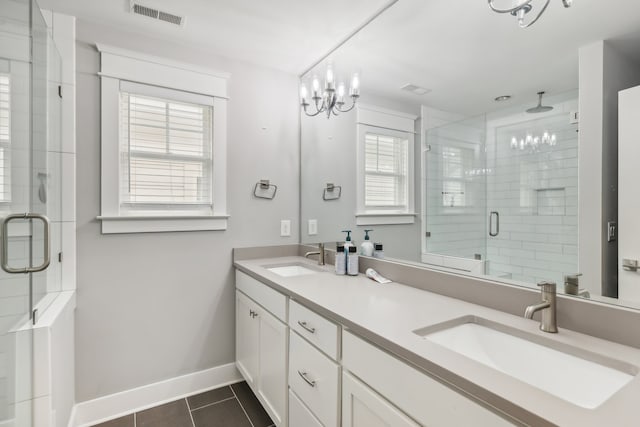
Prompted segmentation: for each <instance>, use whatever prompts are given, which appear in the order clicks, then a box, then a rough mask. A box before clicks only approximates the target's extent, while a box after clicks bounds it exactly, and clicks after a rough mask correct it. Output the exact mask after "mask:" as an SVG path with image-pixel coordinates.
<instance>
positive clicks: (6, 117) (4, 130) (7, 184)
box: [0, 74, 11, 202]
mask: <svg viewBox="0 0 640 427" xmlns="http://www.w3.org/2000/svg"><path fill="white" fill-rule="evenodd" d="M10 143H11V81H10V79H9V76H8V75H6V74H0V202H10V201H11V162H10V159H11V145H10Z"/></svg>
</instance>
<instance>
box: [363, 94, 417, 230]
mask: <svg viewBox="0 0 640 427" xmlns="http://www.w3.org/2000/svg"><path fill="white" fill-rule="evenodd" d="M416 119H417V117H416V116H412V115H410V114H406V113H402V112H397V111H391V110H386V109H382V108H379V107H372V106H359V107H358V117H357V121H358V124H357V129H358V132H357V133H358V162H357V164H358V174H357V180H358V182H357V188H358V204H357V211H356V224H357V225H390V224H412V223H414V222H415V213H414V201H413V189H414V146H413V145H414V133H413V132H414V127H415V120H416Z"/></svg>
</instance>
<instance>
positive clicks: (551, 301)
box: [524, 282, 558, 334]
mask: <svg viewBox="0 0 640 427" xmlns="http://www.w3.org/2000/svg"><path fill="white" fill-rule="evenodd" d="M538 286H540V290H541V291H542V302H541V303H539V304H534V305H530V306H528V307H527V309H526V310H525V312H524V317H525V318H527V319H533V315H534V314H535V312H536V311H542V318H541V320H540V330H541V331H543V332H549V333H552V334H557V333H558V324H557V322H556V284H555V283H554V282H540V283H538Z"/></svg>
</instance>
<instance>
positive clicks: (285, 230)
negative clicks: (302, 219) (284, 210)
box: [280, 219, 291, 237]
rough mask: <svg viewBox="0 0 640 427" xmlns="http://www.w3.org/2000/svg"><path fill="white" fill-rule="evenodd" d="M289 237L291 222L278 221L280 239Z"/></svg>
mask: <svg viewBox="0 0 640 427" xmlns="http://www.w3.org/2000/svg"><path fill="white" fill-rule="evenodd" d="M289 236H291V220H289V219H283V220H282V221H280V237H289Z"/></svg>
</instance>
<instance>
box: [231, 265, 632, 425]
mask: <svg viewBox="0 0 640 427" xmlns="http://www.w3.org/2000/svg"><path fill="white" fill-rule="evenodd" d="M285 263H305V264H308V265H310V266H315V267H318V266H317V264H316V263H314V262H313V261H310V260H307V259H305V258H302V257H281V258H263V259H252V260H242V261H236V262H235V266H236V267H237V268H238V269H239V270H241V271H243V272H245V273H247V274H249V275H251V276H253V277H254V278H257V279H259V280H260V281H262V282H263V283H266V284H267V285H269V286H271V287H273V288H275V289H276V290H278V291H280V292H282V293H284V294H286V295H288V296H290V297H291V298H293V299H294V300H297V301H299V302H301V303H303V304H304V305H307V306H309V308H311V309H314V310H316V311H318V312H319V313H320V314H322V315H324V316H326V317H329V318H332V319H334V320H335V321H336V322H338V323H341V324H342V325H344V326H346V327H347V328H349V329H352V330H353V331H354V332H355V333H356V334H358V335H362V336H363V337H364V338H367V339H369V340H371V341H373V342H375V343H376V345H378V346H380V347H382V348H384V349H386V350H387V351H389V352H392V353H394V354H396V355H398V356H399V357H401V358H403V359H404V360H406V361H408V362H409V363H411V364H412V365H414V366H416V367H418V368H420V369H421V370H423V371H425V372H427V373H429V374H430V375H431V376H436V377H440V378H441V379H442V380H444V381H446V382H448V383H449V384H451V385H453V386H455V387H457V388H459V389H460V390H462V391H463V392H465V393H467V394H469V395H471V396H473V397H475V398H476V399H479V400H481V401H483V402H485V403H486V404H488V405H489V406H494V407H496V408H498V409H499V410H501V411H502V412H504V413H506V414H508V415H511V416H513V417H514V418H516V419H519V420H520V421H524V422H525V423H528V424H532V425H542V424H551V425H560V426H573V425H580V426H582V427H585V426H594V427H595V426H598V427H601V426H638V425H640V375H639V376H636V377H635V378H634V379H633V380H632V381H631V382H630V383H628V384H627V385H626V386H624V387H623V388H622V389H621V390H619V391H618V392H617V393H616V394H614V395H613V396H612V397H611V398H610V399H609V400H607V401H606V402H604V403H603V404H602V405H601V406H599V407H597V408H595V409H592V410H589V409H584V408H581V407H579V406H576V405H573V404H571V403H568V402H566V401H564V400H561V399H559V398H557V397H555V396H552V395H551V394H549V393H546V392H544V391H542V390H539V389H537V388H535V387H533V386H531V385H529V384H526V383H524V382H521V381H519V380H517V379H515V378H512V377H510V376H508V375H506V374H503V373H501V372H499V371H496V370H494V369H492V368H490V367H488V366H485V365H483V364H481V363H479V362H476V361H473V360H471V359H469V358H467V357H465V356H462V355H460V354H458V353H455V352H453V351H451V350H448V349H446V348H444V347H441V346H439V345H437V344H435V343H432V342H430V341H428V340H425V339H424V338H422V337H420V336H418V335H417V334H415V333H413V331H414V330H416V329H420V328H424V327H428V326H432V325H436V324H439V323H442V322H446V321H450V320H453V319H457V318H460V317H463V316H469V315H471V316H477V317H481V318H484V319H487V320H490V321H493V322H497V323H501V324H504V325H507V326H509V327H511V328H514V329H517V330H520V331H523V332H528V333H531V334H541V335H543V338H544V339H547V340H552V341H557V342H560V343H564V344H566V345H570V346H573V347H576V348H579V349H583V350H586V351H589V352H592V353H596V354H600V355H603V356H605V357H607V358H611V359H616V360H619V361H621V362H624V363H627V364H631V365H634V366H637V367H640V350H639V349H636V348H633V347H628V346H624V345H621V344H616V343H613V342H609V341H605V340H602V339H599V338H595V337H591V336H588V335H584V334H580V333H577V332H573V331H569V330H565V329H562V328H560V332H559V333H558V334H548V333H544V332H541V331H540V330H539V329H538V327H539V322H538V321H534V320H527V319H524V318H523V317H518V316H514V315H511V314H507V313H503V312H501V311H497V310H493V309H490V308H486V307H483V306H480V305H475V304H471V303H468V302H464V301H460V300H457V299H453V298H449V297H445V296H442V295H438V294H435V293H431V292H427V291H423V290H419V289H416V288H413V287H410V286H405V285H401V284H397V283H390V284H386V285H381V284H378V283H376V282H374V281H372V280H370V279H368V278H366V277H365V276H364V275H359V276H357V277H356V276H354V277H352V276H337V275H335V274H333V266H325V267H323V270H325V271H323V272H321V273H318V274H312V275H307V276H296V277H281V276H279V275H277V274H275V273H272V272H270V271H269V270H267V269H266V268H264V266H265V265H267V266H268V265H274V264H285ZM522 310H523V312H524V307H523V308H522ZM638 333H640V331H639V332H638ZM584 386H585V387H588V386H589V385H588V384H585V385H584Z"/></svg>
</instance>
